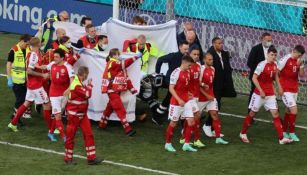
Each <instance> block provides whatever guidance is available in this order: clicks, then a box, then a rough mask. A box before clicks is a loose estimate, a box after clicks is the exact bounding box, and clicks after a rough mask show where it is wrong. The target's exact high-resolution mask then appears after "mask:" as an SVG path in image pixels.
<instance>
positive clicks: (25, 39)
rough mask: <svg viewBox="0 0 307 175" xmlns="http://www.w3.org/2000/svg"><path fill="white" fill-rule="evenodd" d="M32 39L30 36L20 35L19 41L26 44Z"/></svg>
mask: <svg viewBox="0 0 307 175" xmlns="http://www.w3.org/2000/svg"><path fill="white" fill-rule="evenodd" d="M31 38H32V36H31V35H29V34H24V35H21V36H20V38H19V41H24V42H28V41H30V40H31Z"/></svg>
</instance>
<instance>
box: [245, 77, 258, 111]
mask: <svg viewBox="0 0 307 175" xmlns="http://www.w3.org/2000/svg"><path fill="white" fill-rule="evenodd" d="M255 88H256V86H255V84H254V83H253V81H252V80H251V90H250V92H249V97H248V104H247V107H248V106H249V102H250V101H251V98H252V95H253V93H254V90H255ZM249 111H250V110H249V109H247V112H248V113H249Z"/></svg>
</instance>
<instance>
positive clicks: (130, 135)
mask: <svg viewBox="0 0 307 175" xmlns="http://www.w3.org/2000/svg"><path fill="white" fill-rule="evenodd" d="M135 134H136V131H134V130H131V131H129V132H127V133H126V135H127V136H129V137H132V136H134V135H135Z"/></svg>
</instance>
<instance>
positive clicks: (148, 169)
mask: <svg viewBox="0 0 307 175" xmlns="http://www.w3.org/2000/svg"><path fill="white" fill-rule="evenodd" d="M0 144H2V145H8V146H13V147H18V148H25V149H30V150H34V151H40V152H45V153H52V154H57V155H62V156H63V155H64V153H63V152H58V151H54V150H50V149H44V148H38V147H32V146H27V145H21V144H17V143H9V142H3V141H0ZM74 157H77V158H80V159H86V157H85V156H81V155H77V154H74ZM103 163H108V164H111V165H117V166H123V167H128V168H133V169H138V170H143V171H148V172H152V173H157V174H165V175H179V174H176V173H171V172H167V171H160V170H154V169H150V168H144V167H140V166H135V165H129V164H125V163H118V162H113V161H110V160H104V161H103Z"/></svg>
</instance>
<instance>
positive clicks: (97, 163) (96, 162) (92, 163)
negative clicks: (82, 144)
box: [87, 158, 103, 165]
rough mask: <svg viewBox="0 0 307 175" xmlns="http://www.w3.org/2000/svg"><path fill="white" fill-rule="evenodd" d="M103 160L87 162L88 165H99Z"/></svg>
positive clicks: (96, 159)
mask: <svg viewBox="0 0 307 175" xmlns="http://www.w3.org/2000/svg"><path fill="white" fill-rule="evenodd" d="M102 161H103V159H99V158H95V159H94V160H88V161H87V164H88V165H100V164H101V162H102Z"/></svg>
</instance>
